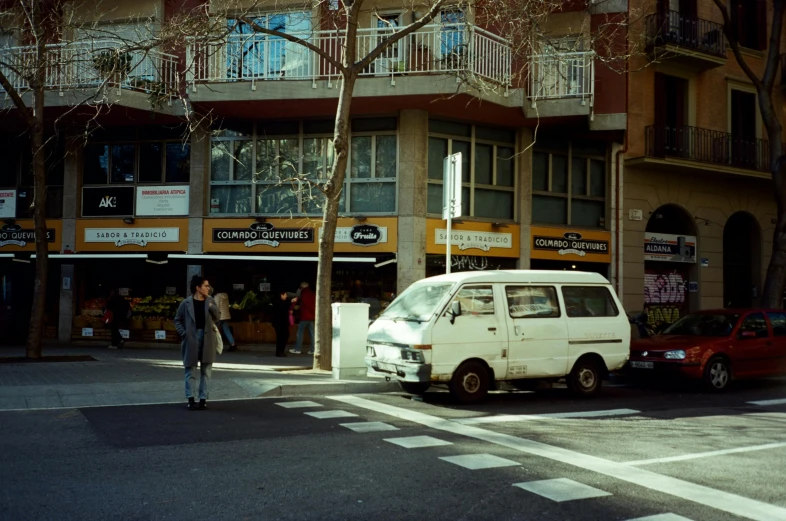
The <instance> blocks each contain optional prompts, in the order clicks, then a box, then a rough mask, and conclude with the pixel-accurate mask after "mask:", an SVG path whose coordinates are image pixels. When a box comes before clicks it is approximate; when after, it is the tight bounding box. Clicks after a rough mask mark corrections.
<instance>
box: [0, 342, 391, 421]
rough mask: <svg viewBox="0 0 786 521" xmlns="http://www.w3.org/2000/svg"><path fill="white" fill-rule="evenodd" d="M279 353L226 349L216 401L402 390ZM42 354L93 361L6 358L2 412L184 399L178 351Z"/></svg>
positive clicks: (0, 351)
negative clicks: (336, 374) (317, 368)
mask: <svg viewBox="0 0 786 521" xmlns="http://www.w3.org/2000/svg"><path fill="white" fill-rule="evenodd" d="M274 352H275V348H274V347H273V346H272V345H270V346H265V345H262V346H250V347H248V346H244V350H242V351H234V352H231V353H229V352H224V353H223V354H221V355H220V356H219V358H218V362H217V363H216V364H214V366H213V377H212V379H211V386H210V401H217V400H243V399H249V398H257V397H261V396H290V395H304V394H311V395H314V394H334V393H337V394H341V393H367V392H387V391H395V390H398V385H397V384H396V383H394V382H385V381H384V380H382V379H378V378H367V377H364V376H360V377H355V378H352V379H351V380H334V379H333V378H332V375H331V373H330V372H328V371H315V370H313V369H311V367H312V360H313V358H312V356H309V355H293V354H289V355H288V356H287V357H285V358H277V357H276V356H275V355H274ZM43 354H44V356H45V357H46V356H73V355H82V356H84V355H89V356H91V357H93V358H94V359H95V361H84V362H34V363H32V362H25V363H0V410H25V409H53V408H70V407H89V406H107V405H141V404H152V403H156V404H158V403H179V402H182V403H185V394H184V390H183V385H184V383H183V378H184V375H183V364H182V362H181V361H180V350H179V349H178V348H172V347H169V348H162V347H156V348H138V347H136V348H129V347H126V348H124V349H118V350H110V349H107V348H106V347H104V346H101V347H99V346H67V347H66V346H64V347H53V346H46V347H44V351H43ZM23 355H24V348H22V347H0V358H7V357H17V356H23Z"/></svg>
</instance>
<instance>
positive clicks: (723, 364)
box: [704, 356, 731, 392]
mask: <svg viewBox="0 0 786 521" xmlns="http://www.w3.org/2000/svg"><path fill="white" fill-rule="evenodd" d="M729 382H731V366H730V365H729V362H728V361H727V360H726V359H725V358H722V357H720V356H717V357H715V358H713V359H711V360H710V361H709V362H707V365H706V366H705V367H704V385H705V386H706V387H707V389H709V390H710V391H716V392H718V391H723V390H724V389H726V388H727V387H728V386H729Z"/></svg>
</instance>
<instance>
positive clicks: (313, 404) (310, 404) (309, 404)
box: [276, 401, 322, 409]
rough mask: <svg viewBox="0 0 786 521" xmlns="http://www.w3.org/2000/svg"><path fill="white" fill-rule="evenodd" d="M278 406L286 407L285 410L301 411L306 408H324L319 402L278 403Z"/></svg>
mask: <svg viewBox="0 0 786 521" xmlns="http://www.w3.org/2000/svg"><path fill="white" fill-rule="evenodd" d="M276 405H278V406H279V407H284V408H285V409H301V408H305V407H322V404H321V403H317V402H307V401H305V402H278V403H277V404H276Z"/></svg>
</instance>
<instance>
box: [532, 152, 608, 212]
mask: <svg viewBox="0 0 786 521" xmlns="http://www.w3.org/2000/svg"><path fill="white" fill-rule="evenodd" d="M536 145H537V146H538V148H537V149H536V150H535V151H534V152H533V154H532V221H533V222H535V223H539V224H567V225H572V226H582V227H586V228H603V227H605V217H606V161H605V157H604V154H603V151H604V149H603V146H602V145H599V144H596V143H592V142H586V143H582V142H575V143H571V142H569V143H568V145H567V146H565V144H564V143H559V144H556V143H551V142H550V141H548V140H547V139H544V140H540V139H539V141H538V143H536ZM552 145H555V146H552Z"/></svg>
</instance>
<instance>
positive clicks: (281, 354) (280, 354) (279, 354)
mask: <svg viewBox="0 0 786 521" xmlns="http://www.w3.org/2000/svg"><path fill="white" fill-rule="evenodd" d="M276 356H287V354H286V353H276Z"/></svg>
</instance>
